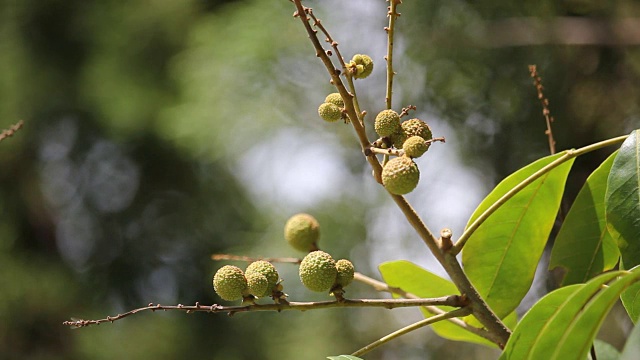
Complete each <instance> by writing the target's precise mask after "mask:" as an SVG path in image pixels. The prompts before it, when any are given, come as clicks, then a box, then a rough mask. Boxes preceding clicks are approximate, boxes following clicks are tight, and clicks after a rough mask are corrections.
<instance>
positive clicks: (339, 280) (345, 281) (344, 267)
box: [336, 259, 356, 287]
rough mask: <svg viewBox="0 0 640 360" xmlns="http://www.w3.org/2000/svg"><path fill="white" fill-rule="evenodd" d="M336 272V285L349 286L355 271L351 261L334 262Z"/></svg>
mask: <svg viewBox="0 0 640 360" xmlns="http://www.w3.org/2000/svg"><path fill="white" fill-rule="evenodd" d="M336 270H338V276H337V277H336V285H340V286H342V287H345V286H347V285H349V284H351V282H352V281H353V275H354V274H355V271H356V270H355V268H354V267H353V264H352V263H351V261H349V260H346V259H340V260H338V261H336Z"/></svg>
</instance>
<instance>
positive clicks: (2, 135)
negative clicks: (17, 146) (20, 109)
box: [0, 120, 24, 141]
mask: <svg viewBox="0 0 640 360" xmlns="http://www.w3.org/2000/svg"><path fill="white" fill-rule="evenodd" d="M23 125H24V121H22V120H20V121H18V122H17V123H16V124H15V125H12V126H11V127H10V128H8V129H6V130H2V132H1V133H0V141H2V140H4V139H6V138H8V137H11V136H13V134H15V133H16V131H18V130H20V129H22V126H23Z"/></svg>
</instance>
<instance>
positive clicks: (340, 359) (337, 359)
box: [327, 355, 362, 360]
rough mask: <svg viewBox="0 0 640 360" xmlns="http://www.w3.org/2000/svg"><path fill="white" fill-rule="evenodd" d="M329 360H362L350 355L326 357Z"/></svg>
mask: <svg viewBox="0 0 640 360" xmlns="http://www.w3.org/2000/svg"><path fill="white" fill-rule="evenodd" d="M327 359H329V360H362V359H361V358H359V357H356V356H352V355H338V356H327Z"/></svg>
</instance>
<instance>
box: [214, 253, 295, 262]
mask: <svg viewBox="0 0 640 360" xmlns="http://www.w3.org/2000/svg"><path fill="white" fill-rule="evenodd" d="M211 260H214V261H220V260H233V261H245V262H255V261H259V260H264V261H268V262H270V263H292V264H300V263H301V262H302V259H299V258H282V257H277V258H269V257H249V256H242V255H231V254H213V255H211Z"/></svg>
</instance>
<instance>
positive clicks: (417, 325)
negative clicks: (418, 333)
mask: <svg viewBox="0 0 640 360" xmlns="http://www.w3.org/2000/svg"><path fill="white" fill-rule="evenodd" d="M470 313H471V309H469V308H460V309H456V310H453V311H449V312H446V313H442V314H438V315H434V316H432V317H429V318H426V319H424V320H420V321H418V322H415V323H413V324H411V325H409V326H405V327H403V328H402V329H399V330H397V331H394V332H392V333H391V334H389V335H387V336H384V337H382V338H380V339H379V340H376V341H374V342H372V343H371V344H369V345H367V346H365V347H363V348H362V349H360V350H358V351H356V352H354V353H353V354H351V355H353V356H360V355H364V354H366V353H368V352H369V351H371V350H373V349H375V348H377V347H378V346H380V345H383V344H386V343H388V342H389V341H391V340H393V339H395V338H397V337H400V336H402V335H404V334H407V333H409V332H411V331H414V330H417V329H420V328H423V327H425V326H427V325H431V324H433V323H436V322H438V321H442V320H446V319H451V318H455V317H458V316H465V315H469V314H470Z"/></svg>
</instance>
